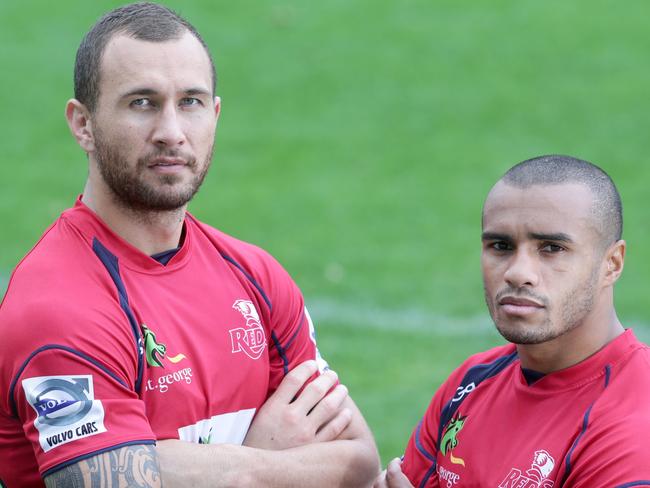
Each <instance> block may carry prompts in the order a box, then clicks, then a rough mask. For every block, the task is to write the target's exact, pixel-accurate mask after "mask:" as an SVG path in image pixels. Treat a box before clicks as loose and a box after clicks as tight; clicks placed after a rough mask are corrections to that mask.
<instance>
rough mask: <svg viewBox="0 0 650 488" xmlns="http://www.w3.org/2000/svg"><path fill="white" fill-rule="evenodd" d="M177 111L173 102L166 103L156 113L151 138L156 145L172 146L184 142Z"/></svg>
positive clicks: (180, 144) (183, 133)
mask: <svg viewBox="0 0 650 488" xmlns="http://www.w3.org/2000/svg"><path fill="white" fill-rule="evenodd" d="M181 122H182V121H181V120H180V118H179V114H178V111H177V110H176V107H175V106H174V105H173V104H167V105H165V106H164V108H163V110H161V111H160V112H159V113H158V117H157V119H156V126H155V128H154V131H153V134H152V139H153V143H154V144H155V145H156V146H160V147H167V148H173V147H177V146H182V145H183V144H185V141H186V139H185V132H184V130H183V126H182V124H181Z"/></svg>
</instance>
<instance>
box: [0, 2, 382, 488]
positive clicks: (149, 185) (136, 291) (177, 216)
mask: <svg viewBox="0 0 650 488" xmlns="http://www.w3.org/2000/svg"><path fill="white" fill-rule="evenodd" d="M75 97H76V98H75V99H72V100H70V101H69V102H68V104H67V107H66V117H67V120H68V124H69V126H70V130H71V132H72V134H73V135H74V137H75V139H76V140H77V142H78V144H79V145H80V146H81V148H82V149H83V150H84V151H85V152H86V154H87V155H88V164H89V165H88V168H89V170H88V179H87V182H86V186H85V188H84V191H83V195H82V196H81V197H80V198H79V199H78V200H77V202H76V204H75V206H74V207H73V208H71V209H69V210H66V211H65V212H64V213H63V214H62V215H61V217H60V218H59V219H58V220H57V221H56V222H55V223H54V224H53V225H52V227H50V228H49V229H48V230H47V232H46V233H45V234H44V235H43V237H42V238H41V240H40V241H39V243H38V244H37V245H36V246H35V247H34V249H33V250H32V251H31V252H30V253H29V254H28V255H27V256H26V257H25V258H24V259H23V261H22V262H21V263H20V264H19V265H18V267H17V268H16V270H15V271H14V273H13V275H12V278H11V281H10V283H9V287H8V290H7V292H6V296H5V299H4V301H3V303H2V305H1V307H0V337H2V341H0V390H1V391H3V392H4V393H5V394H4V395H3V396H2V399H1V400H0V486H5V487H8V488H17V487H20V488H26V487H35V486H43V484H45V485H46V486H48V487H70V486H74V487H96V486H129V487H133V486H139V487H159V486H161V485H162V484H163V481H164V484H165V486H182V487H185V486H213V487H216V486H271V487H272V486H278V487H284V486H301V487H306V486H327V487H330V486H350V487H357V486H367V485H369V484H371V483H372V480H373V479H374V477H375V476H376V473H377V472H378V458H377V452H376V448H375V446H374V441H373V439H372V435H371V433H370V431H369V429H368V427H367V425H366V424H365V422H364V420H363V417H362V416H361V414H360V412H359V410H358V409H357V408H356V407H355V405H354V402H353V401H352V400H351V399H350V398H349V396H348V395H347V390H346V388H345V387H344V386H343V385H340V384H338V381H337V377H336V375H335V374H334V373H333V372H331V371H329V370H328V368H327V365H326V363H325V362H324V361H323V360H322V359H321V358H320V355H319V354H318V350H317V348H316V343H315V334H314V331H313V326H312V323H311V319H310V317H309V314H308V313H307V311H306V309H305V306H304V300H303V297H302V295H301V293H300V291H299V290H298V288H297V286H296V285H295V283H294V282H293V281H292V280H291V278H290V277H289V276H288V274H287V273H286V272H285V271H284V270H283V269H282V268H281V267H280V265H279V264H278V263H277V262H276V261H275V260H274V259H273V258H272V257H271V256H269V255H268V254H267V253H265V252H264V251H262V250H261V249H259V248H257V247H254V246H252V245H250V244H246V243H243V242H241V241H238V240H236V239H234V238H232V237H230V236H227V235H225V234H223V233H221V232H219V231H218V230H216V229H214V228H212V227H209V226H208V225H206V224H203V223H201V222H200V221H198V220H197V219H196V218H194V217H193V216H192V215H190V214H189V213H187V211H186V209H187V204H188V202H189V200H190V199H191V198H192V197H193V195H194V194H195V193H196V191H197V190H198V188H199V186H200V185H201V182H202V181H203V178H204V177H205V174H206V172H207V170H208V167H209V165H210V161H211V157H212V147H213V141H214V134H215V129H216V124H217V117H218V115H219V110H220V100H219V97H217V96H215V72H214V67H213V63H212V59H211V57H210V54H209V52H208V50H207V47H206V45H205V43H204V42H203V40H202V39H201V37H200V36H199V34H198V33H197V32H196V30H195V29H194V28H193V27H192V26H191V25H190V24H189V23H187V22H186V21H185V20H184V19H182V18H180V17H179V16H178V15H176V14H175V13H174V12H172V11H170V10H169V9H167V8H165V7H162V6H159V5H156V4H151V3H141V4H132V5H127V6H125V7H122V8H119V9H116V10H114V11H112V12H109V13H108V14H106V15H105V16H104V17H103V18H102V19H100V20H99V21H98V22H97V24H95V26H94V27H93V28H92V29H91V30H90V31H89V33H88V34H87V35H86V37H85V38H84V40H83V42H82V44H81V46H80V48H79V51H78V53H77V61H76V65H75Z"/></svg>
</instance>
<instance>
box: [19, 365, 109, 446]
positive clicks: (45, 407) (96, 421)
mask: <svg viewBox="0 0 650 488" xmlns="http://www.w3.org/2000/svg"><path fill="white" fill-rule="evenodd" d="M22 385H23V390H24V391H25V397H26V398H27V401H28V402H29V404H30V405H31V407H32V408H33V409H34V411H35V412H36V420H35V421H34V427H36V429H37V430H38V433H39V443H40V445H41V447H42V448H43V451H44V452H48V451H49V450H51V449H54V448H55V447H57V446H60V445H63V444H67V443H68V442H72V441H75V440H78V439H82V438H84V437H88V436H91V435H96V434H99V433H101V432H106V428H105V427H104V407H103V405H102V402H101V401H99V400H95V396H94V395H95V393H94V388H93V378H92V376H90V375H74V376H38V377H35V378H26V379H24V380H23V382H22Z"/></svg>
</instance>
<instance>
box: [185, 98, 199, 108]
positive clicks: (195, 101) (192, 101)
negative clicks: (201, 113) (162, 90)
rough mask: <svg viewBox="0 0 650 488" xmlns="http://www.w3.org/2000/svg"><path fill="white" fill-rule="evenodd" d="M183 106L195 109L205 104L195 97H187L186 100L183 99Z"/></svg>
mask: <svg viewBox="0 0 650 488" xmlns="http://www.w3.org/2000/svg"><path fill="white" fill-rule="evenodd" d="M181 105H183V106H185V107H193V106H198V105H203V102H202V101H201V100H199V99H198V98H195V97H185V98H181Z"/></svg>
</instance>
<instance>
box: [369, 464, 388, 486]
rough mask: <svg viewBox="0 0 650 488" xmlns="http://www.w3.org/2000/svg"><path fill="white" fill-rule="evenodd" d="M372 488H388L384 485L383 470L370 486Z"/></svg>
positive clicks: (384, 474)
mask: <svg viewBox="0 0 650 488" xmlns="http://www.w3.org/2000/svg"><path fill="white" fill-rule="evenodd" d="M372 488H388V485H387V484H386V470H385V469H384V470H383V471H382V472H381V473H380V475H379V476H377V479H376V480H375V482H374V483H373V485H372Z"/></svg>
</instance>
